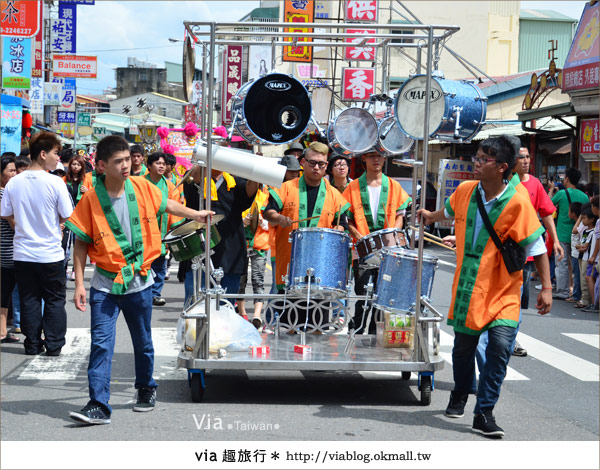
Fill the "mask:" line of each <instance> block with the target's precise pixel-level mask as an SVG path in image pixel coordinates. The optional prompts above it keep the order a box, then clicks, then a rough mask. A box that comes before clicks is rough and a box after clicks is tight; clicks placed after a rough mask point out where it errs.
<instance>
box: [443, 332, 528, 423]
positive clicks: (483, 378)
mask: <svg viewBox="0 0 600 470" xmlns="http://www.w3.org/2000/svg"><path fill="white" fill-rule="evenodd" d="M516 336H517V329H516V328H512V327H510V326H495V327H493V328H490V329H489V330H488V340H489V342H488V345H487V347H486V349H485V364H484V366H483V369H482V370H481V371H480V375H479V386H477V382H476V376H475V352H476V350H477V345H478V343H479V336H473V335H468V334H464V333H459V332H456V331H455V332H454V348H453V349H452V370H453V373H454V392H457V393H461V394H462V393H465V394H471V393H472V394H475V393H476V394H477V403H476V404H475V410H474V413H475V414H480V413H482V411H483V410H493V409H494V406H495V405H496V403H497V401H498V398H499V397H500V387H501V386H502V382H503V381H504V377H505V376H506V369H507V367H508V361H509V360H510V356H511V354H512V350H513V347H512V345H513V342H514V340H515V338H516Z"/></svg>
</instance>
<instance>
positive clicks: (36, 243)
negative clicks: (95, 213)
mask: <svg viewBox="0 0 600 470" xmlns="http://www.w3.org/2000/svg"><path fill="white" fill-rule="evenodd" d="M29 148H30V151H31V166H30V167H29V169H28V170H26V171H24V172H22V173H20V174H18V175H17V176H15V177H14V178H12V179H11V180H10V181H9V182H8V184H7V185H6V189H5V192H4V197H3V198H2V209H1V215H2V217H3V218H5V219H13V220H14V223H15V237H14V255H13V256H14V263H15V277H16V281H17V285H18V286H19V296H20V300H21V331H22V333H23V334H24V335H25V342H24V345H25V354H28V355H36V354H41V353H42V352H43V351H44V347H45V348H46V354H47V355H48V356H58V355H59V354H60V350H61V348H62V347H63V346H64V344H65V333H66V331H67V312H66V310H65V294H66V292H65V289H66V285H65V284H66V276H65V267H64V259H65V253H64V251H63V249H62V246H61V239H62V234H61V224H63V223H64V222H65V221H66V220H67V219H68V218H69V216H70V215H71V212H73V205H72V203H71V198H70V197H69V192H68V190H67V186H66V185H65V183H64V182H63V181H62V180H61V179H60V178H59V177H58V176H55V175H52V174H50V173H48V172H49V171H54V170H55V169H56V166H57V165H58V162H59V161H60V154H59V153H60V150H61V143H60V140H59V139H58V136H57V135H56V134H53V133H51V132H40V133H38V134H36V135H35V136H34V137H33V138H32V139H31V142H30V144H29ZM42 300H43V301H44V312H43V315H42ZM42 331H43V332H44V337H45V339H44V340H42Z"/></svg>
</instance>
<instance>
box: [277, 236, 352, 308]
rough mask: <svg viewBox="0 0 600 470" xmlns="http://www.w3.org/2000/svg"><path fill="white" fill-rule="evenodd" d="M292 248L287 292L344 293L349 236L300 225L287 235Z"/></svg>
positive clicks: (320, 295)
mask: <svg viewBox="0 0 600 470" xmlns="http://www.w3.org/2000/svg"><path fill="white" fill-rule="evenodd" d="M290 239H291V242H292V251H291V258H290V266H289V271H288V272H289V274H288V283H287V284H288V286H287V291H288V293H289V294H300V295H307V294H308V283H309V279H308V272H309V270H310V272H313V275H312V276H311V278H310V290H311V297H313V296H314V297H315V298H325V299H337V298H342V297H344V296H345V295H346V284H347V283H348V255H349V253H350V246H351V244H352V243H351V239H350V236H349V235H347V234H346V233H344V232H340V231H339V230H333V229H329V228H315V227H308V228H299V229H296V230H294V231H293V232H292V233H291V234H290Z"/></svg>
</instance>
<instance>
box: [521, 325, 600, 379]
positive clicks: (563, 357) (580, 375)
mask: <svg viewBox="0 0 600 470" xmlns="http://www.w3.org/2000/svg"><path fill="white" fill-rule="evenodd" d="M519 343H521V346H522V347H524V348H525V349H527V353H528V354H529V355H530V356H533V357H535V358H536V359H538V360H540V361H542V362H545V363H546V364H548V365H550V366H552V367H554V368H556V369H558V370H560V371H562V372H564V373H565V374H569V375H570V376H572V377H575V378H576V379H579V380H581V381H583V382H598V381H599V375H600V368H599V367H598V364H594V363H592V362H589V361H586V360H585V359H581V358H580V357H577V356H574V355H573V354H569V353H568V352H565V351H562V350H560V349H558V348H555V347H554V346H551V345H549V344H546V343H544V342H542V341H539V340H537V339H535V338H532V337H531V336H527V335H526V334H524V333H522V332H519Z"/></svg>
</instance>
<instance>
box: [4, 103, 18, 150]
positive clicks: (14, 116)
mask: <svg viewBox="0 0 600 470" xmlns="http://www.w3.org/2000/svg"><path fill="white" fill-rule="evenodd" d="M1 108H2V109H1V119H0V127H1V128H2V138H1V139H0V153H4V152H14V153H16V154H17V155H18V154H19V152H20V151H21V122H22V119H23V116H22V115H23V107H22V106H21V105H17V104H11V103H4V102H3V103H2V105H1Z"/></svg>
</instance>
